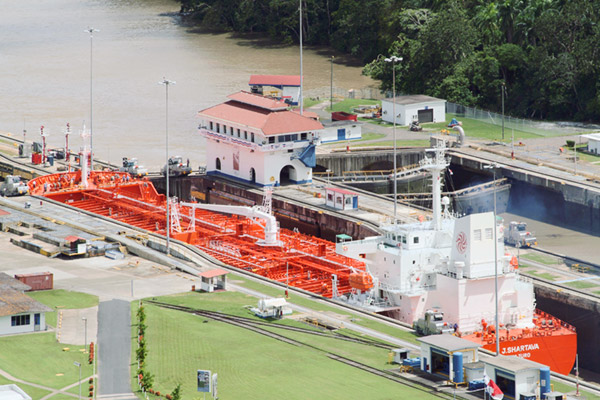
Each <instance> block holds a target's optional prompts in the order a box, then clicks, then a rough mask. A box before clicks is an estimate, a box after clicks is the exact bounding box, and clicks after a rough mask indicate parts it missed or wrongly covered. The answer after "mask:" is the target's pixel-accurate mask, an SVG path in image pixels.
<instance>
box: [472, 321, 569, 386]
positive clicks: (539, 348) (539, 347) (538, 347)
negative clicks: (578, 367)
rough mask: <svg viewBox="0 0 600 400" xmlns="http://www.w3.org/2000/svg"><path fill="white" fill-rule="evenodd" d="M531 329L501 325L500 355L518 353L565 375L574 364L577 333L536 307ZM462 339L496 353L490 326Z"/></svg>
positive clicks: (494, 340) (493, 335)
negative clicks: (533, 325)
mask: <svg viewBox="0 0 600 400" xmlns="http://www.w3.org/2000/svg"><path fill="white" fill-rule="evenodd" d="M534 323H535V327H534V328H533V329H503V328H500V354H502V355H505V356H517V357H522V358H526V359H528V360H531V361H535V362H538V363H540V364H544V365H547V366H549V367H550V370H551V371H553V372H558V373H559V374H563V375H568V374H569V373H570V372H571V370H572V369H573V365H574V364H575V356H576V354H577V333H576V332H575V328H574V327H572V326H571V325H569V324H567V323H565V322H562V321H560V320H559V319H557V318H555V317H553V316H551V315H549V314H547V313H545V312H543V311H540V310H536V314H535V318H534ZM487 328H488V329H484V330H482V331H479V332H475V333H473V334H470V335H463V336H462V338H464V339H468V340H471V341H473V342H475V343H477V344H480V345H481V346H482V347H483V348H484V349H486V350H489V351H491V352H493V353H495V352H496V335H495V334H494V332H493V331H494V328H493V326H487Z"/></svg>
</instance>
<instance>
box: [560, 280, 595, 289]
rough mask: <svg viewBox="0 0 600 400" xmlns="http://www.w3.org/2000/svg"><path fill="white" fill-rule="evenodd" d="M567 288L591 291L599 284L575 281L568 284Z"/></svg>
mask: <svg viewBox="0 0 600 400" xmlns="http://www.w3.org/2000/svg"><path fill="white" fill-rule="evenodd" d="M565 285H566V286H570V287H572V288H573V289H590V288H595V287H598V284H597V283H594V282H589V281H574V282H566V283H565Z"/></svg>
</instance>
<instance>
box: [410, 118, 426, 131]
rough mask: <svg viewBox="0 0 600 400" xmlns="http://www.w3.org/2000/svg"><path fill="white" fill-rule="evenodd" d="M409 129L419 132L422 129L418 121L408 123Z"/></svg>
mask: <svg viewBox="0 0 600 400" xmlns="http://www.w3.org/2000/svg"><path fill="white" fill-rule="evenodd" d="M410 130H411V131H413V132H420V131H422V130H423V127H422V126H421V125H419V121H413V122H411V123H410Z"/></svg>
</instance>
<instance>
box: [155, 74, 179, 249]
mask: <svg viewBox="0 0 600 400" xmlns="http://www.w3.org/2000/svg"><path fill="white" fill-rule="evenodd" d="M158 83H159V84H160V85H165V120H166V122H165V143H166V145H165V148H166V163H167V164H166V166H165V167H166V171H165V179H166V180H167V226H166V230H167V255H169V254H171V251H170V246H171V243H170V241H171V237H170V236H171V225H170V221H169V217H170V215H169V195H170V192H169V85H174V84H175V81H170V80H168V79H166V78H163V80H162V81H161V82H158Z"/></svg>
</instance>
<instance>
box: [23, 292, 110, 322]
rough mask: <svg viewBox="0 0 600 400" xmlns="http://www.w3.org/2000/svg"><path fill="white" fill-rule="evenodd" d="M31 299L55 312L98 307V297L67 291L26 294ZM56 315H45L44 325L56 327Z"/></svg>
mask: <svg viewBox="0 0 600 400" xmlns="http://www.w3.org/2000/svg"><path fill="white" fill-rule="evenodd" d="M27 294H28V295H29V296H31V298H33V299H35V300H37V301H39V302H40V303H43V304H45V305H47V306H48V307H51V308H54V309H56V310H67V309H75V308H88V307H94V306H97V305H98V296H93V295H91V294H87V293H80V292H70V291H68V290H63V289H57V290H41V291H37V292H29V293H27ZM56 318H57V317H56V313H55V312H54V313H46V324H48V325H50V326H53V327H55V326H56Z"/></svg>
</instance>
